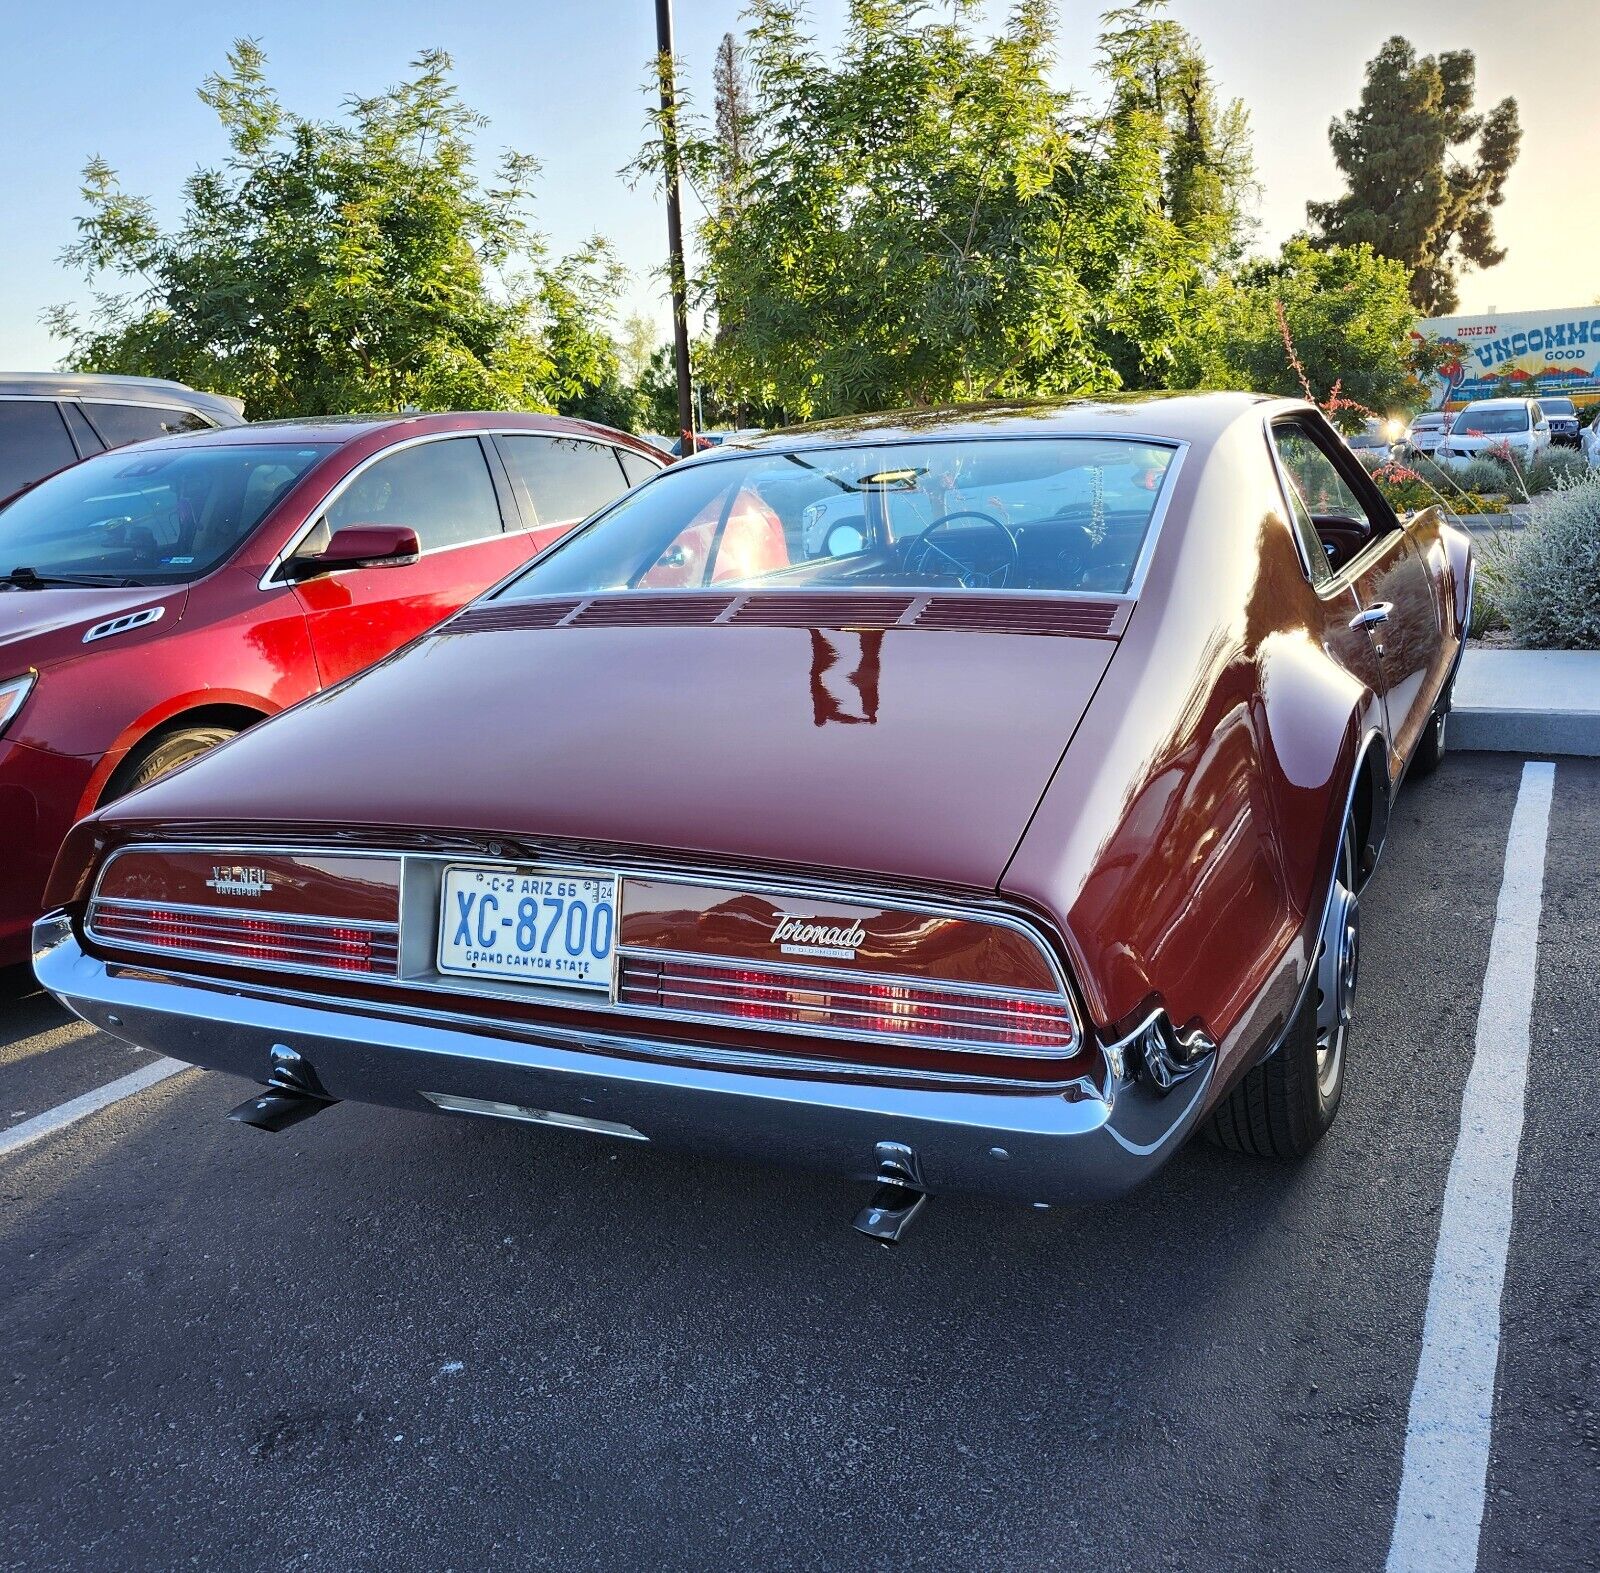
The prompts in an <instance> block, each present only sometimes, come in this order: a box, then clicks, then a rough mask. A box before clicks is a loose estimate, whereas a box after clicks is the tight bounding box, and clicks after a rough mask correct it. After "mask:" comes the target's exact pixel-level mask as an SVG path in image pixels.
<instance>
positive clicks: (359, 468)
mask: <svg viewBox="0 0 1600 1573" xmlns="http://www.w3.org/2000/svg"><path fill="white" fill-rule="evenodd" d="M113 402H114V401H113ZM480 437H568V438H570V439H571V440H573V441H577V442H592V443H593V444H594V445H595V446H596V447H598V448H610V449H611V450H612V451H613V452H615V451H617V450H618V449H619V448H620V447H621V446H622V444H620V443H615V442H609V441H607V440H606V439H605V438H604V437H598V436H595V437H591V436H589V435H588V434H586V433H585V434H582V435H580V434H579V433H577V432H555V431H550V432H547V431H534V430H531V429H530V428H528V427H526V426H484V427H474V428H473V429H472V430H471V431H430V432H421V433H419V434H418V435H416V436H413V437H404V438H402V439H401V440H400V441H399V442H394V443H390V444H389V445H388V446H387V447H385V448H380V449H379V450H378V451H377V452H376V453H369V454H368V455H367V456H366V458H364V459H363V460H362V461H361V462H360V463H359V464H358V465H356V467H355V468H354V469H353V470H351V471H350V472H349V473H348V474H346V475H343V476H341V477H340V478H339V480H338V481H337V482H336V483H335V484H334V486H333V487H332V488H331V489H330V490H329V492H328V494H327V495H326V496H325V497H324V498H323V499H322V501H321V502H320V503H318V504H317V510H316V512H315V513H314V514H313V515H312V516H311V517H310V518H309V519H307V520H306V522H305V523H304V524H303V525H301V526H300V528H299V529H298V530H297V531H295V533H294V535H293V536H292V537H291V538H290V539H289V541H288V543H287V544H286V545H285V546H283V547H282V548H281V549H280V550H279V552H278V554H277V556H275V557H274V558H273V559H272V561H271V562H270V563H268V564H267V567H266V570H265V572H263V573H262V575H261V578H260V579H259V580H258V581H257V582H256V588H257V589H258V590H279V589H282V588H283V587H284V586H285V585H287V584H288V583H289V582H290V581H288V580H286V579H279V578H277V577H275V576H276V575H277V573H278V571H279V570H280V569H281V568H282V567H283V565H284V563H286V562H287V561H288V560H289V559H290V558H291V557H293V556H294V554H295V553H296V552H297V551H298V550H299V549H300V546H301V544H302V543H303V542H304V541H305V539H306V537H307V536H308V535H310V534H311V532H312V531H313V530H314V529H316V527H317V525H318V524H320V523H321V521H322V518H323V515H324V514H326V513H327V511H328V509H330V508H331V507H332V506H333V505H334V504H335V503H336V502H337V501H338V500H339V499H340V497H342V496H343V495H344V493H345V492H346V490H348V489H349V487H350V486H351V485H352V484H353V483H354V482H355V481H356V480H357V479H358V478H359V477H360V476H361V475H362V474H364V473H365V472H366V471H367V470H369V469H371V468H372V466H373V465H374V464H376V463H378V462H379V460H381V459H387V458H388V457H389V456H390V455H391V454H396V453H400V452H401V451H402V450H404V449H406V448H420V447H421V446H422V445H423V444H424V443H430V442H450V441H453V440H460V439H461V438H472V439H474V440H475V439H477V438H480ZM337 451H338V450H337V449H335V452H337ZM628 451H629V452H630V453H632V452H636V451H637V450H635V449H629V450H628ZM661 468H662V469H666V468H668V466H666V465H662V466H661ZM484 471H485V473H486V474H487V475H488V477H489V483H490V485H491V486H493V485H494V472H493V471H492V470H491V469H490V468H489V461H488V459H487V458H485V459H484ZM617 479H618V480H619V481H621V483H622V487H621V490H620V491H618V493H617V498H621V497H623V496H625V495H626V494H627V493H628V492H629V491H631V490H632V489H633V488H632V487H630V486H629V485H628V477H627V475H626V473H625V472H624V471H623V468H622V465H621V464H620V463H619V464H618V465H617ZM649 479H652V480H653V479H654V477H653V476H652V477H649ZM638 484H639V485H641V486H642V485H644V484H645V483H644V482H643V481H640V482H639V483H638ZM512 485H513V487H515V482H513V483H512ZM617 498H614V499H612V501H613V502H615V501H616V500H617ZM494 499H495V509H496V511H497V512H499V514H500V528H499V529H498V530H497V531H496V532H495V533H494V534H493V535H479V536H475V537H474V538H473V539H472V540H470V541H452V542H451V543H450V544H449V545H448V546H432V547H429V548H428V549H427V550H426V551H424V552H421V553H419V554H418V556H419V560H420V558H422V557H437V556H438V555H439V554H440V553H441V552H457V551H460V550H461V549H462V548H463V547H467V546H482V545H483V544H484V543H485V542H487V541H501V540H504V539H505V538H506V537H507V536H509V535H527V534H529V533H531V532H532V531H533V530H536V529H545V528H548V526H545V525H542V524H534V525H530V524H526V523H523V522H522V521H521V519H520V516H519V519H518V522H517V523H516V524H513V523H512V522H511V520H509V519H507V518H506V516H505V511H504V510H503V509H502V508H501V507H500V493H499V490H498V488H496V489H495V494H494ZM604 506H605V507H606V508H609V507H611V506H612V504H611V503H607V504H605V505H604ZM551 544H552V545H553V544H554V543H553V542H552V543H551ZM541 555H542V554H541ZM356 571H359V570H354V569H350V568H336V569H334V570H333V573H332V574H331V575H330V577H335V576H337V575H338V574H341V573H351V572H356ZM513 571H515V570H513ZM469 604H470V603H469Z"/></svg>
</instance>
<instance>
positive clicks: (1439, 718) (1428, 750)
mask: <svg viewBox="0 0 1600 1573" xmlns="http://www.w3.org/2000/svg"><path fill="white" fill-rule="evenodd" d="M1449 717H1450V690H1449V689H1446V690H1445V691H1444V693H1443V694H1442V695H1440V698H1439V703H1438V704H1437V705H1435V706H1434V710H1433V714H1432V715H1430V716H1429V717H1428V724H1427V725H1426V726H1425V727H1423V729H1422V737H1421V739H1420V740H1419V741H1418V743H1417V751H1416V752H1415V753H1414V754H1413V755H1412V756H1411V771H1412V774H1413V775H1418V776H1427V775H1432V774H1433V772H1434V771H1435V770H1437V769H1438V768H1439V761H1440V760H1441V759H1443V758H1444V728H1445V722H1446V721H1447V720H1448V719H1449Z"/></svg>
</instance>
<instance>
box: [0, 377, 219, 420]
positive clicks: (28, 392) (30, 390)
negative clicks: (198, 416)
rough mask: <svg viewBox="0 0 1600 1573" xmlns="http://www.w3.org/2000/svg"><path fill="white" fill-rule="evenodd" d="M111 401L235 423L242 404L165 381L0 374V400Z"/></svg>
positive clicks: (199, 389)
mask: <svg viewBox="0 0 1600 1573" xmlns="http://www.w3.org/2000/svg"><path fill="white" fill-rule="evenodd" d="M7 398H11V399H50V398H56V399H91V400H92V399H102V400H105V399H112V400H115V401H116V402H118V403H120V404H155V405H162V406H167V407H170V406H172V405H174V404H176V405H180V406H183V407H185V408H189V409H197V410H206V411H210V412H213V413H221V414H222V415H223V416H224V418H229V419H232V420H234V421H237V420H238V419H239V418H240V417H241V416H242V415H243V413H244V405H243V401H242V400H239V399H235V398H232V397H230V396H229V395H227V394H224V393H207V392H205V391H204V390H203V389H201V388H191V387H189V386H188V385H187V384H186V383H182V382H174V381H173V380H172V379H171V378H169V377H123V376H119V375H116V374H114V373H111V372H98V371H0V399H7Z"/></svg>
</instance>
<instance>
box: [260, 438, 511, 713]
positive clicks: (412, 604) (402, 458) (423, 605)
mask: <svg viewBox="0 0 1600 1573" xmlns="http://www.w3.org/2000/svg"><path fill="white" fill-rule="evenodd" d="M349 524H393V525H409V526H410V527H411V528H412V529H413V530H415V531H416V532H417V538H418V540H419V542H420V543H421V546H422V555H421V556H420V557H419V558H418V559H417V561H416V562H414V563H406V564H397V565H389V566H384V567H376V568H353V569H345V570H342V571H339V572H334V573H326V574H316V573H311V574H309V575H308V576H306V577H302V578H299V579H297V581H296V584H295V594H296V595H297V596H298V597H299V598H300V603H301V605H302V606H303V607H304V608H305V612H306V619H307V622H308V624H309V626H310V630H311V644H312V648H313V650H314V651H315V652H316V658H317V670H318V672H319V674H320V676H321V678H322V681H323V683H324V684H328V683H336V682H338V681H339V680H340V679H341V678H345V677H348V676H350V674H351V673H353V672H359V671H360V670H361V669H362V668H363V667H366V666H370V665H371V664H372V663H373V662H374V661H377V660H381V659H382V658H383V657H384V656H386V655H388V654H389V653H390V651H392V650H395V649H397V648H398V647H399V646H400V645H402V644H405V643H406V642H407V641H408V640H411V639H414V638H415V637H416V636H417V635H418V634H420V633H424V632H426V630H428V629H429V628H431V627H433V625H434V624H435V623H437V622H440V621H441V620H442V619H444V618H446V617H448V616H449V615H450V614H451V613H452V612H454V611H457V610H458V609H459V608H460V607H462V606H464V605H465V604H466V603H467V602H468V601H470V600H471V599H472V598H473V596H475V595H477V594H478V593H479V592H480V591H482V590H485V589H487V588H488V587H489V586H490V585H491V584H493V583H494V582H495V581H496V580H497V579H500V578H502V577H503V576H504V575H505V574H507V573H509V572H510V571H511V570H512V569H513V568H514V567H516V565H517V564H518V563H519V562H521V561H522V560H523V559H524V558H526V557H527V556H528V555H529V549H528V538H527V535H526V533H525V532H524V531H522V530H521V529H520V528H515V527H513V528H510V529H508V528H507V526H506V521H505V520H504V519H503V518H502V516H501V512H500V504H499V501H498V499H497V497H496V494H495V487H494V482H493V480H492V479H491V477H490V472H489V465H488V460H487V458H486V456H485V453H484V449H483V446H482V443H481V441H480V439H479V438H477V437H475V436H470V435H469V436H454V435H452V436H447V437H439V438H428V439H424V440H422V441H419V442H413V443H408V444H406V445H404V446H402V447H399V448H396V449H393V450H391V451H389V452H387V453H383V454H380V455H378V456H377V457H376V458H374V459H372V460H370V461H368V463H366V464H365V465H363V466H362V467H361V468H360V469H358V470H357V471H356V472H355V473H354V474H353V475H351V476H349V477H347V478H346V480H345V481H344V482H342V483H341V485H340V486H339V487H338V488H336V489H335V491H334V492H333V493H332V495H331V496H330V498H329V501H328V505H327V507H326V508H325V509H324V511H323V513H322V515H321V517H320V518H319V519H318V520H317V522H316V524H315V525H314V526H313V527H312V529H311V531H310V532H309V533H308V534H307V536H306V538H305V539H304V540H303V541H302V542H301V543H300V545H299V547H298V548H297V549H296V551H295V553H294V556H293V558H292V559H291V566H290V572H291V574H292V573H295V572H296V569H297V566H298V567H299V569H300V571H302V572H303V571H304V564H305V561H306V559H307V558H310V557H314V556H315V555H316V553H317V552H319V551H321V550H322V548H323V547H324V546H326V545H327V543H328V540H329V538H330V537H331V536H332V534H333V532H334V531H336V530H339V529H342V528H343V527H344V526H345V525H349Z"/></svg>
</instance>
